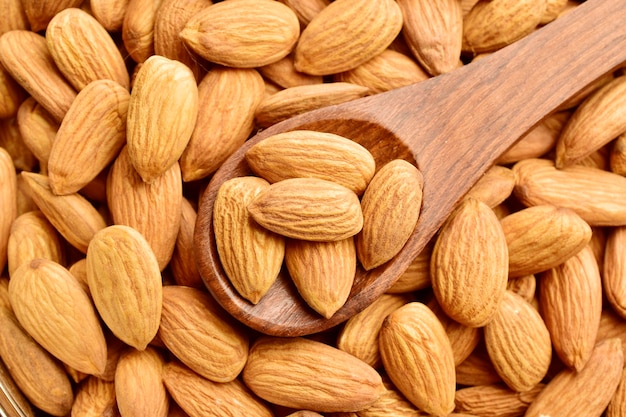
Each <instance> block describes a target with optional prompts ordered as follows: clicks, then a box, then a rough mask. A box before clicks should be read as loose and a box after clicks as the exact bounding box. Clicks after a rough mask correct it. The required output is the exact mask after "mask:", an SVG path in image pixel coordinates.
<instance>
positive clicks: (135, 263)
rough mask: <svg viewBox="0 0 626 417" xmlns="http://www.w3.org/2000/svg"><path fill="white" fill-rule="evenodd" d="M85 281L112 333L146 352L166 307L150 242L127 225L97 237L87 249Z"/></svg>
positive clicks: (108, 229) (103, 230)
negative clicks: (163, 304) (164, 306)
mask: <svg viewBox="0 0 626 417" xmlns="http://www.w3.org/2000/svg"><path fill="white" fill-rule="evenodd" d="M87 281H88V283H89V290H90V292H91V297H92V298H93V301H94V304H95V306H96V308H97V309H98V313H99V314H100V316H101V317H102V320H103V321H104V322H105V323H106V324H107V326H108V328H109V329H111V331H112V332H113V334H115V335H116V336H117V337H118V338H119V339H120V340H122V341H123V342H125V343H126V344H128V345H130V346H133V347H134V348H136V349H138V350H143V349H145V348H146V346H147V345H148V343H150V341H151V340H152V339H153V338H154V336H155V335H156V333H157V331H158V329H159V323H160V320H161V308H162V303H163V289H162V284H161V273H160V271H159V264H158V262H157V260H156V256H155V255H154V253H153V252H152V249H151V248H150V245H149V244H148V242H147V241H146V239H145V238H144V237H143V236H142V235H141V234H140V233H139V232H138V231H136V230H135V229H133V228H132V227H129V226H123V225H112V226H108V227H106V228H104V229H102V230H101V231H99V232H98V233H96V234H95V235H94V237H93V239H92V241H91V242H90V243H89V248H88V249H87Z"/></svg>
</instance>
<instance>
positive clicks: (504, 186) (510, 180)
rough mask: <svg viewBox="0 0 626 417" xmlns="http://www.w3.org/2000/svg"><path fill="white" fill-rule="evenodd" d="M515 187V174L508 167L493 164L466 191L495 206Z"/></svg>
mask: <svg viewBox="0 0 626 417" xmlns="http://www.w3.org/2000/svg"><path fill="white" fill-rule="evenodd" d="M513 187H515V174H513V171H512V170H511V169H510V168H507V167H503V166H500V165H494V166H492V167H491V168H489V169H488V170H487V171H486V172H485V174H484V175H483V176H482V177H480V178H479V179H478V181H477V182H476V183H475V184H474V185H473V186H472V188H470V190H469V191H468V192H467V194H466V197H473V198H476V199H478V200H480V201H482V202H483V203H485V204H487V205H488V206H489V207H492V208H493V207H496V206H497V205H499V204H501V203H502V202H504V200H506V199H507V198H509V197H510V195H511V193H512V192H513Z"/></svg>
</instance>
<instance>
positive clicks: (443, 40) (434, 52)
mask: <svg viewBox="0 0 626 417" xmlns="http://www.w3.org/2000/svg"><path fill="white" fill-rule="evenodd" d="M398 5H399V6H400V9H401V10H402V16H403V22H404V24H403V29H402V34H403V35H404V39H405V40H406V43H407V45H408V46H409V48H410V49H411V51H412V52H413V55H414V56H415V57H416V58H417V60H418V62H419V63H420V64H421V65H422V67H423V68H424V69H425V70H426V71H428V73H429V74H431V75H439V74H443V73H446V72H450V71H452V70H453V69H455V68H457V67H458V66H459V60H460V59H461V46H462V44H463V9H462V8H461V3H460V2H459V1H457V0H428V1H423V0H421V1H420V0H400V1H398Z"/></svg>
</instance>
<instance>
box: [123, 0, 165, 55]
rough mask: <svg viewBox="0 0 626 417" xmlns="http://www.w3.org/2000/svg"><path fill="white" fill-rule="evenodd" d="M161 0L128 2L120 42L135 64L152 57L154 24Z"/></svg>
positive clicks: (131, 0)
mask: <svg viewBox="0 0 626 417" xmlns="http://www.w3.org/2000/svg"><path fill="white" fill-rule="evenodd" d="M160 4H161V0H157V1H153V0H129V1H128V6H127V8H126V14H125V15H124V21H123V22H122V40H123V42H124V46H125V47H126V50H127V51H128V53H129V54H130V56H131V58H133V60H135V62H137V63H141V62H144V61H145V60H146V59H148V58H149V57H150V56H151V55H154V24H155V21H156V14H157V11H158V9H159V6H160Z"/></svg>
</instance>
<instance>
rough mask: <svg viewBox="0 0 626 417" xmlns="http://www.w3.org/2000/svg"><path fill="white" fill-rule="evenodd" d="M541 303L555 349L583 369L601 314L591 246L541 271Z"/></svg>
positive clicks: (598, 279)
mask: <svg viewBox="0 0 626 417" xmlns="http://www.w3.org/2000/svg"><path fill="white" fill-rule="evenodd" d="M539 305H540V309H541V314H542V316H543V319H544V321H545V323H546V326H547V327H548V330H549V331H550V335H551V337H552V344H553V346H554V350H555V352H556V353H557V354H558V356H559V358H560V359H561V360H562V361H563V363H564V364H565V365H566V366H568V367H570V368H573V369H575V370H577V371H580V370H581V369H583V368H584V367H585V366H586V363H587V361H588V360H589V357H590V355H591V352H592V350H593V348H594V346H595V344H596V337H597V333H598V326H599V323H600V317H601V313H602V281H601V277H600V272H599V270H598V264H597V261H596V258H595V257H594V255H593V252H592V250H591V248H590V247H589V246H586V247H585V248H583V249H582V250H581V251H580V252H579V253H577V254H576V255H574V256H572V257H571V258H569V259H568V260H566V261H565V262H563V263H562V264H560V265H558V266H556V267H555V268H552V269H550V270H549V271H546V272H543V273H542V274H541V276H540V278H539ZM581 306H585V308H581Z"/></svg>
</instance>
